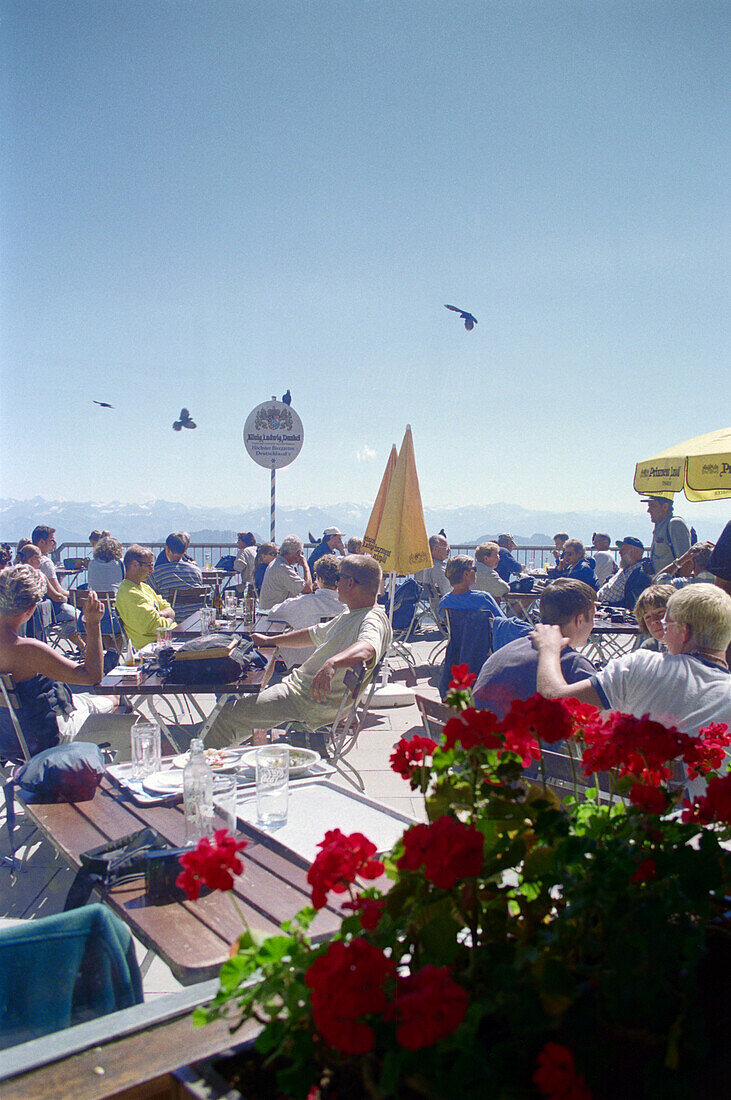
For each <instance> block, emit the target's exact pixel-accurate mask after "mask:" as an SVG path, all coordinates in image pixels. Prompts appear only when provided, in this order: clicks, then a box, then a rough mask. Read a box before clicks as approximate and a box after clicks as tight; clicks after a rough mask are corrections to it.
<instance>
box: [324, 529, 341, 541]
mask: <svg viewBox="0 0 731 1100" xmlns="http://www.w3.org/2000/svg"><path fill="white" fill-rule="evenodd" d="M342 533H343V532H342V531H341V530H340V528H339V527H326V528H325V530H324V531H323V532H322V535H323V538H329V537H330V535H342Z"/></svg>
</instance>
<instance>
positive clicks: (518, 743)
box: [502, 728, 541, 768]
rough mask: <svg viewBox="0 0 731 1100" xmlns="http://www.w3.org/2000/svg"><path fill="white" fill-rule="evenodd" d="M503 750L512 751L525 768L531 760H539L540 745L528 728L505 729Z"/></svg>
mask: <svg viewBox="0 0 731 1100" xmlns="http://www.w3.org/2000/svg"><path fill="white" fill-rule="evenodd" d="M502 751H503V752H514V753H516V754H517V755H518V756H519V757H520V759H521V763H522V765H523V767H524V768H527V767H528V765H529V764H530V762H531V760H540V758H541V746H540V745H539V744H538V741H537V740H536V738H535V737H533V736H532V735H531V733H530V731H529V730H528V729H525V728H523V729H506V731H505V743H504V745H503V748H502Z"/></svg>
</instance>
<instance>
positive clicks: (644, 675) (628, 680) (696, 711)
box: [591, 649, 731, 737]
mask: <svg viewBox="0 0 731 1100" xmlns="http://www.w3.org/2000/svg"><path fill="white" fill-rule="evenodd" d="M591 682H592V683H593V685H594V687H595V688H596V691H597V694H598V695H599V697H600V699H601V700H602V703H603V704H604V705H605V706H606V707H608V708H609V709H610V710H618V711H621V712H622V713H623V714H633V715H634V716H635V717H636V718H641V717H642V716H643V715H644V714H649V715H650V718H652V719H653V720H654V721H655V722H662V723H663V724H664V725H666V726H676V727H677V728H678V729H679V730H680V731H681V732H682V733H689V734H691V736H693V737H695V736H697V734H698V730H699V729H701V727H702V726H707V725H709V724H710V723H711V722H726V723H727V724H728V725H729V726H731V674H729V673H728V672H727V671H726V669H723V668H720V667H719V666H718V665H714V664H712V663H711V662H710V661H704V660H703V659H702V658H700V657H693V656H691V655H690V654H687V653H681V654H679V655H677V656H672V655H671V654H670V653H652V652H651V651H650V650H646V649H638V650H637V651H636V652H635V653H628V654H626V655H625V656H624V657H619V658H617V660H615V661H610V662H609V664H608V665H607V666H606V668H603V669H602V670H601V672H598V673H597V674H596V676H592V678H591Z"/></svg>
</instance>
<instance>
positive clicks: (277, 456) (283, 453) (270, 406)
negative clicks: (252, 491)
mask: <svg viewBox="0 0 731 1100" xmlns="http://www.w3.org/2000/svg"><path fill="white" fill-rule="evenodd" d="M303 439H304V431H303V429H302V421H301V420H300V418H299V416H298V415H297V413H296V412H295V411H294V409H293V408H292V407H291V405H285V404H284V402H283V401H274V400H272V401H265V402H264V403H263V404H261V405H257V406H256V408H255V409H252V411H251V412H250V413H249V415H248V416H247V418H246V423H245V424H244V446H245V447H246V450H247V451H248V453H249V455H250V457H251V458H253V459H254V462H257V463H258V464H259V465H260V466H266V467H267V469H268V470H281V468H282V467H283V466H289V464H290V462H294V460H295V458H296V457H297V455H298V454H299V453H300V451H301V450H302V441H303Z"/></svg>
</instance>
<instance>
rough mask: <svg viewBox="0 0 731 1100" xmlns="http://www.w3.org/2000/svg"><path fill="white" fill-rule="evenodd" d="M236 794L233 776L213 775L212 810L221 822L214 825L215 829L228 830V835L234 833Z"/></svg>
mask: <svg viewBox="0 0 731 1100" xmlns="http://www.w3.org/2000/svg"><path fill="white" fill-rule="evenodd" d="M236 794H237V788H236V776H235V775H214V777H213V808H214V810H215V812H216V814H217V815H218V817H219V819H220V822H221V823H220V824H219V823H218V822H216V823H215V827H216V828H217V829H228V831H229V832H230V833H235V832H236Z"/></svg>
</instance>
